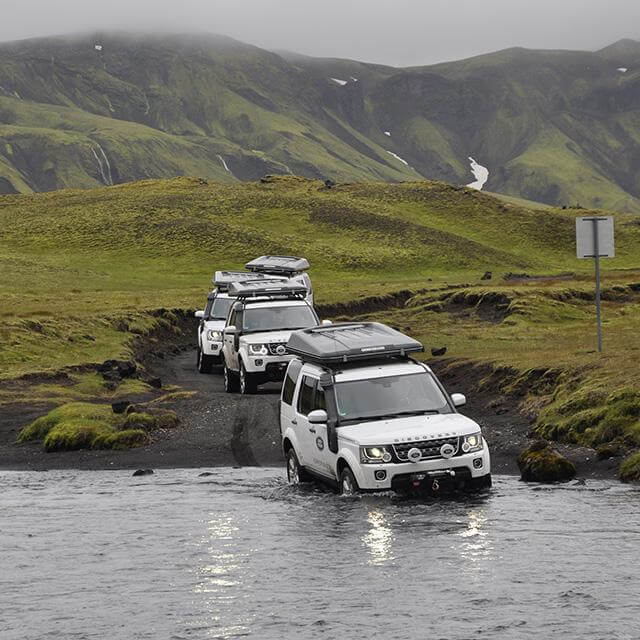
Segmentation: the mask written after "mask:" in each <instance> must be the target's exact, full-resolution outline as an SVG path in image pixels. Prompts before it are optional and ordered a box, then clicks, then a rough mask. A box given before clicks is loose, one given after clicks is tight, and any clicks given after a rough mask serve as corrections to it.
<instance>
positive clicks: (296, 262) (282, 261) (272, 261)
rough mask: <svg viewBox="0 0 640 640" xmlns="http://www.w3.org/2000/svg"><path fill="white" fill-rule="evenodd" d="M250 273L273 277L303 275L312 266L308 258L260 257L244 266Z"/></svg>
mask: <svg viewBox="0 0 640 640" xmlns="http://www.w3.org/2000/svg"><path fill="white" fill-rule="evenodd" d="M244 266H245V268H247V269H249V271H255V272H256V273H270V274H273V275H277V274H281V275H293V274H295V273H302V272H303V271H306V270H307V269H309V267H310V266H311V265H310V264H309V261H308V260H307V259H306V258H297V257H296V256H260V257H259V258H256V259H255V260H251V262H247V264H245V265H244Z"/></svg>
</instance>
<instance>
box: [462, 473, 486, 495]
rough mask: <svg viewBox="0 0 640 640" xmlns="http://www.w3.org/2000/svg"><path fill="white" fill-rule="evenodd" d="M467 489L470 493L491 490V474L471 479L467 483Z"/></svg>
mask: <svg viewBox="0 0 640 640" xmlns="http://www.w3.org/2000/svg"><path fill="white" fill-rule="evenodd" d="M467 488H468V490H469V491H470V492H471V493H478V492H479V491H486V490H487V489H491V474H490V473H487V475H485V476H480V477H479V478H471V480H469V481H468V483H467Z"/></svg>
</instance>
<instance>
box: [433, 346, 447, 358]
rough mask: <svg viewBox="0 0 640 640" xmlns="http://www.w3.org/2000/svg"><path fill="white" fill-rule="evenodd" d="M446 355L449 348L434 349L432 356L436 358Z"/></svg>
mask: <svg viewBox="0 0 640 640" xmlns="http://www.w3.org/2000/svg"><path fill="white" fill-rule="evenodd" d="M445 353H447V347H432V348H431V355H432V356H434V357H437V356H443V355H444V354H445Z"/></svg>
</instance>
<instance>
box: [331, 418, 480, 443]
mask: <svg viewBox="0 0 640 640" xmlns="http://www.w3.org/2000/svg"><path fill="white" fill-rule="evenodd" d="M478 431H480V427H479V426H478V423H477V422H474V421H473V420H471V419H470V418H467V417H466V416H463V415H462V414H460V413H447V414H444V415H425V416H407V417H406V418H389V419H386V420H375V421H372V422H358V423H357V424H349V425H347V426H344V427H339V428H338V436H339V437H340V438H346V439H347V440H351V441H352V442H355V443H356V444H360V445H365V446H374V445H383V444H395V443H397V442H415V441H419V440H432V439H434V438H446V437H455V436H466V435H469V434H471V433H477V432H478Z"/></svg>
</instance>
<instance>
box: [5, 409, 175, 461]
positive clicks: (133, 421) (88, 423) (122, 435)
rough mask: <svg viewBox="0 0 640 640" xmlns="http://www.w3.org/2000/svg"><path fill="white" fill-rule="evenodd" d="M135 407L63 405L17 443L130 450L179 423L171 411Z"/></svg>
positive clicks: (30, 427) (27, 429) (52, 447)
mask: <svg viewBox="0 0 640 640" xmlns="http://www.w3.org/2000/svg"><path fill="white" fill-rule="evenodd" d="M135 409H136V410H135V411H134V412H130V413H127V414H116V413H114V412H113V410H112V408H111V406H110V405H106V404H92V403H88V402H72V403H68V404H64V405H62V406H60V407H57V408H56V409H53V410H52V411H50V412H49V413H48V414H46V415H44V416H41V417H40V418H37V419H36V420H34V421H33V422H32V423H31V424H30V425H27V426H26V427H25V428H24V429H22V431H21V432H20V434H19V436H18V442H19V443H24V442H42V444H43V446H44V448H45V449H46V450H47V451H70V450H77V449H127V448H129V447H136V446H142V445H144V444H147V443H148V442H149V441H150V437H149V434H150V433H151V432H152V431H155V430H157V429H171V428H174V427H176V426H177V425H178V423H179V420H178V417H177V415H176V414H175V412H173V411H170V410H166V409H153V408H151V409H148V410H147V409H146V407H145V406H144V405H141V406H138V407H136V408H135ZM147 411H148V412H147Z"/></svg>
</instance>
